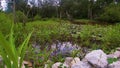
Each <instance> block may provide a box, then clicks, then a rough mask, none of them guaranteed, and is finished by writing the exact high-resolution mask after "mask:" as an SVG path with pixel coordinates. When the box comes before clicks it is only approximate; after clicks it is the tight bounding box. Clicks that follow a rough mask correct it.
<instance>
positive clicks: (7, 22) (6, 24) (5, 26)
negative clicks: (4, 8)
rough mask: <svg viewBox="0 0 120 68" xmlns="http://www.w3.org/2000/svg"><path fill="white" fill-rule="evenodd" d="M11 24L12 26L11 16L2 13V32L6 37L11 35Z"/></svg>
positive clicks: (0, 15) (0, 18) (0, 23)
mask: <svg viewBox="0 0 120 68" xmlns="http://www.w3.org/2000/svg"><path fill="white" fill-rule="evenodd" d="M11 24H12V20H11V18H9V16H8V15H7V14H5V13H4V12H0V31H1V32H2V33H3V34H4V35H7V34H9V33H10V28H11Z"/></svg>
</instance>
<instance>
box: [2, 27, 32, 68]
mask: <svg viewBox="0 0 120 68" xmlns="http://www.w3.org/2000/svg"><path fill="white" fill-rule="evenodd" d="M30 36H31V33H30V34H29V35H28V37H27V38H26V39H25V40H24V42H23V43H22V44H21V45H20V46H19V47H18V48H16V47H15V38H14V37H13V29H11V33H10V35H9V39H8V40H6V38H5V37H4V36H3V34H2V33H1V32H0V55H1V57H2V59H3V61H4V63H5V65H6V67H7V68H21V66H22V62H23V59H24V55H25V51H26V48H27V45H28V42H29V39H30Z"/></svg>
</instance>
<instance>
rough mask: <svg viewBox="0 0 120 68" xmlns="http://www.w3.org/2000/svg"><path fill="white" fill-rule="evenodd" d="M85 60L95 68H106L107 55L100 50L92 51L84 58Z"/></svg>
mask: <svg viewBox="0 0 120 68" xmlns="http://www.w3.org/2000/svg"><path fill="white" fill-rule="evenodd" d="M85 59H86V60H87V61H88V62H89V63H90V64H92V65H93V66H94V67H95V68H106V67H107V65H108V62H107V55H106V54H105V53H104V52H103V51H102V50H94V51H92V52H90V53H88V54H87V55H86V56H85Z"/></svg>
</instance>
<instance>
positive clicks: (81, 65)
mask: <svg viewBox="0 0 120 68" xmlns="http://www.w3.org/2000/svg"><path fill="white" fill-rule="evenodd" d="M71 68H92V67H91V66H90V64H88V63H87V62H82V61H80V62H78V63H76V64H73V65H72V66H71Z"/></svg>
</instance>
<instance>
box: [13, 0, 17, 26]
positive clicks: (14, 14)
mask: <svg viewBox="0 0 120 68" xmlns="http://www.w3.org/2000/svg"><path fill="white" fill-rule="evenodd" d="M13 19H14V24H16V11H15V0H13Z"/></svg>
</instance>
